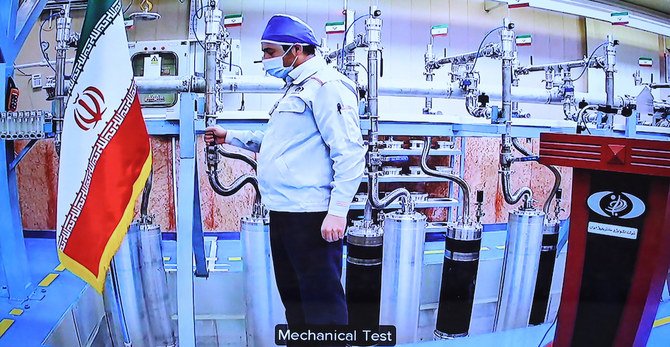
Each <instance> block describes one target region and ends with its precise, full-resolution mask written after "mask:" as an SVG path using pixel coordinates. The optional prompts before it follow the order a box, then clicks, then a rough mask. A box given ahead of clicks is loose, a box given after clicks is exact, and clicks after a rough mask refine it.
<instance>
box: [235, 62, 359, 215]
mask: <svg viewBox="0 0 670 347" xmlns="http://www.w3.org/2000/svg"><path fill="white" fill-rule="evenodd" d="M226 143H229V144H232V145H235V146H238V147H241V148H245V149H248V150H251V151H254V152H258V153H259V156H258V181H259V187H260V191H261V197H262V201H263V203H264V204H265V206H266V207H267V208H268V209H269V210H271V211H282V212H320V211H328V213H330V214H333V215H336V216H342V217H343V216H346V214H347V211H348V210H349V205H350V203H351V200H352V199H353V196H354V194H356V191H357V190H358V186H359V185H360V183H361V177H362V176H363V171H364V169H365V153H366V149H365V147H364V145H363V138H362V136H361V129H360V120H359V118H358V105H357V95H356V89H355V87H354V85H353V82H351V80H349V79H348V78H347V77H345V76H344V75H342V74H340V73H339V72H337V71H336V70H334V69H332V68H330V67H328V66H327V65H326V63H325V61H324V60H323V58H321V57H319V56H315V57H312V58H311V59H309V60H307V61H305V62H304V63H302V64H301V65H300V66H298V67H297V68H295V69H294V70H293V71H291V72H290V73H289V77H288V81H287V86H286V93H285V94H284V96H283V97H282V98H281V99H280V100H279V101H277V103H276V104H275V106H274V107H273V109H272V110H271V111H270V121H269V123H268V126H267V128H266V129H265V130H264V131H240V130H228V133H227V135H226Z"/></svg>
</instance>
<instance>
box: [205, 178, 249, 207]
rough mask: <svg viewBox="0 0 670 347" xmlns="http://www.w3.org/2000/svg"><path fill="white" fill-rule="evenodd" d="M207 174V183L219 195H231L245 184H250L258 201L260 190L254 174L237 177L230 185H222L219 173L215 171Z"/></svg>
mask: <svg viewBox="0 0 670 347" xmlns="http://www.w3.org/2000/svg"><path fill="white" fill-rule="evenodd" d="M207 176H209V184H210V185H211V186H212V189H214V192H215V193H217V194H219V195H221V196H231V195H234V194H235V193H237V192H239V191H240V189H242V187H244V186H245V185H247V184H251V186H252V187H254V189H255V190H256V201H257V202H258V201H260V190H259V189H258V179H257V178H256V177H255V176H251V175H248V174H245V175H242V176H240V177H238V178H237V179H236V180H235V181H234V182H233V183H232V184H231V185H230V186H224V185H223V184H221V181H219V175H218V174H217V172H216V171H210V172H208V173H207Z"/></svg>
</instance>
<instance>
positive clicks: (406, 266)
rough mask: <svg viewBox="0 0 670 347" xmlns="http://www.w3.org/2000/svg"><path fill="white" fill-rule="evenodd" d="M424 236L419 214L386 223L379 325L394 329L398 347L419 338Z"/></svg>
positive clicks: (390, 217)
mask: <svg viewBox="0 0 670 347" xmlns="http://www.w3.org/2000/svg"><path fill="white" fill-rule="evenodd" d="M425 233H426V216H424V215H422V214H420V213H417V212H412V213H400V212H392V213H389V214H388V215H386V218H385V219H384V246H383V248H384V255H383V258H382V299H381V319H380V322H381V324H384V325H395V327H396V336H397V343H408V342H414V341H416V338H417V330H418V325H419V296H420V293H421V273H422V268H423V249H424V239H425Z"/></svg>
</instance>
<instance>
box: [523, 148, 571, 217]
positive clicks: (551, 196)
mask: <svg viewBox="0 0 670 347" xmlns="http://www.w3.org/2000/svg"><path fill="white" fill-rule="evenodd" d="M512 145H513V146H514V148H516V150H517V151H519V152H521V154H523V155H525V156H528V157H535V156H536V155H535V154H533V153H531V152H530V151H529V150H527V149H526V148H524V147H523V146H522V145H521V144H520V143H519V139H517V138H516V137H513V138H512ZM542 165H544V164H542ZM544 166H545V167H547V169H549V170H551V173H552V174H554V185H553V186H552V188H551V191H550V192H549V196H547V200H546V201H545V202H544V205H543V207H542V211H543V212H544V214H549V207H550V206H551V201H552V200H553V199H554V197H555V196H556V192H558V190H559V189H560V188H561V172H560V171H558V169H557V168H556V167H555V166H552V165H544Z"/></svg>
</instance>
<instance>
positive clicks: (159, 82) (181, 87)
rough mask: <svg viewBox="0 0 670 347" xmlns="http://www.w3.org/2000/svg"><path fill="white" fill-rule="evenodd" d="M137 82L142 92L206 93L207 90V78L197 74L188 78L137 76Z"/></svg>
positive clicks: (138, 88)
mask: <svg viewBox="0 0 670 347" xmlns="http://www.w3.org/2000/svg"><path fill="white" fill-rule="evenodd" d="M135 84H137V90H138V91H139V92H140V93H165V92H182V93H204V92H205V79H204V78H202V77H195V76H191V77H188V78H181V77H161V78H147V77H135Z"/></svg>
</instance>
